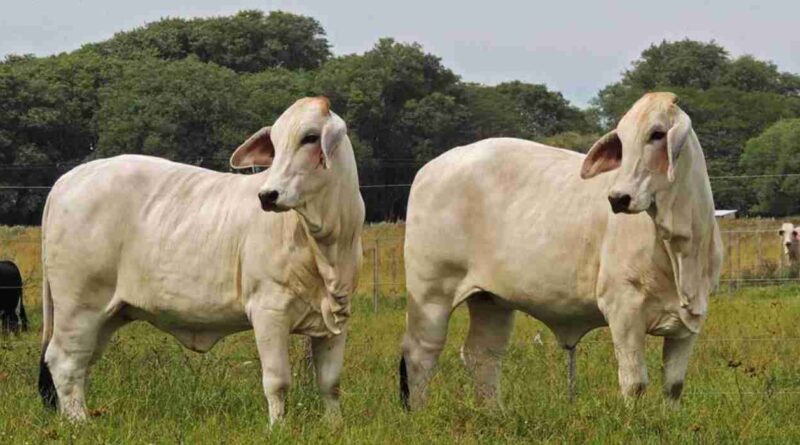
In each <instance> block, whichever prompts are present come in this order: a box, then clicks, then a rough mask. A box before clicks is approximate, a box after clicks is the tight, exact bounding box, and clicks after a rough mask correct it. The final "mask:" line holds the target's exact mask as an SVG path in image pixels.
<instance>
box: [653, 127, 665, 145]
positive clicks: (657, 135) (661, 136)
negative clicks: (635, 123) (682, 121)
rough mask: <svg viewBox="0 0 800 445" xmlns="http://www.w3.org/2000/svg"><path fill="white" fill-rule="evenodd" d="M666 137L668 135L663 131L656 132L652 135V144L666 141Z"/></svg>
mask: <svg viewBox="0 0 800 445" xmlns="http://www.w3.org/2000/svg"><path fill="white" fill-rule="evenodd" d="M666 135H667V134H666V133H664V132H663V131H658V130H656V131H654V132H652V133H650V142H655V141H660V140H661V139H664V136H666Z"/></svg>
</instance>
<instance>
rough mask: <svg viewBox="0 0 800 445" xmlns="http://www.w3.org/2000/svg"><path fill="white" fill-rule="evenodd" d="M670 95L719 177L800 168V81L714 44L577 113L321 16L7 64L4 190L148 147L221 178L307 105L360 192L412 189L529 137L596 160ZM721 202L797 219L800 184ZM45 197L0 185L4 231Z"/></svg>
mask: <svg viewBox="0 0 800 445" xmlns="http://www.w3.org/2000/svg"><path fill="white" fill-rule="evenodd" d="M660 89H663V90H672V91H675V92H676V93H677V94H678V95H679V96H680V98H681V106H682V107H683V108H684V109H686V111H687V112H688V113H689V114H690V115H691V116H692V118H693V122H694V126H695V129H696V131H697V133H698V136H699V137H700V141H701V143H702V144H703V146H704V148H705V151H706V156H707V157H708V158H709V169H710V174H711V175H712V176H713V175H718V176H722V175H739V174H742V173H747V174H751V175H756V174H773V175H774V174H781V173H790V172H798V173H800V168H797V167H800V166H795V163H797V161H795V158H796V156H794V154H796V153H797V152H798V151H800V142H799V141H800V138H798V137H797V136H800V134H798V133H800V124H798V122H800V121H798V120H792V119H796V118H799V117H800V76H797V75H795V74H790V73H783V72H780V71H779V70H778V68H777V67H776V66H775V65H774V64H772V63H770V62H766V61H761V60H757V59H755V58H753V57H749V56H743V57H739V58H731V57H730V56H729V54H728V53H727V52H726V50H725V49H724V48H722V47H720V46H719V45H718V44H716V43H715V42H695V41H690V40H684V41H677V42H661V43H658V44H654V45H652V46H651V47H650V48H648V49H647V50H645V51H644V52H643V53H642V55H641V57H640V58H639V59H638V60H636V61H634V62H633V64H632V65H631V68H630V69H629V70H627V71H626V72H624V73H623V74H622V77H621V79H620V80H619V81H618V82H617V83H614V84H612V85H609V86H607V87H606V88H604V89H603V90H601V91H600V92H599V93H598V95H597V97H596V99H595V100H594V101H593V102H592V106H591V107H589V108H588V109H585V110H582V109H579V108H577V107H575V106H573V105H571V104H570V103H569V102H568V101H567V100H566V99H565V98H564V97H563V96H562V95H561V94H560V93H559V92H557V91H552V90H550V89H548V88H547V87H546V86H545V85H539V84H531V83H525V82H519V81H513V82H506V83H501V84H499V85H495V86H487V85H481V84H475V83H469V82H464V81H462V80H461V79H460V78H459V77H458V76H457V75H456V74H455V73H453V71H452V70H450V69H449V68H447V67H446V66H444V65H443V64H442V62H441V60H440V59H439V58H438V57H436V56H435V55H432V54H429V53H426V52H425V51H424V49H423V48H422V47H421V46H419V45H417V44H406V43H400V42H396V41H394V40H392V39H390V38H385V39H381V40H379V41H378V42H376V43H375V45H374V46H373V47H372V48H371V49H370V50H368V51H366V52H364V53H362V54H350V55H343V56H334V55H333V54H332V53H331V51H330V44H329V42H328V40H327V38H326V36H325V31H324V29H323V28H322V26H321V25H320V24H319V22H317V21H316V20H315V19H313V18H311V17H305V16H300V15H295V14H290V13H286V12H270V13H267V14H265V13H263V12H260V11H243V12H240V13H238V14H236V15H233V16H228V17H215V18H204V19H190V20H187V19H180V18H169V19H164V20H161V21H158V22H154V23H151V24H148V25H146V26H144V27H141V28H138V29H134V30H131V31H126V32H121V33H118V34H116V35H115V36H113V37H112V38H111V39H109V40H107V41H104V42H99V43H91V44H87V45H84V46H83V47H81V48H80V49H78V50H76V51H73V52H70V53H63V54H58V55H54V56H49V57H33V56H29V55H23V56H8V57H6V59H5V60H4V61H3V62H2V63H0V186H2V185H23V184H25V185H50V184H52V183H53V182H54V181H55V179H56V178H57V177H58V176H59V175H60V174H63V173H64V172H65V171H66V170H68V169H69V168H71V167H72V166H74V165H76V164H79V163H82V162H86V161H87V160H91V159H96V158H103V157H108V156H113V155H117V154H120V153H144V154H150V155H156V156H161V157H165V158H168V159H173V160H177V161H181V162H187V163H193V164H197V165H202V166H204V167H208V168H212V169H215V170H221V171H227V168H228V167H227V158H228V156H229V154H230V152H231V151H232V150H233V149H234V148H235V147H236V146H237V145H238V144H239V143H240V142H241V141H243V140H244V139H245V138H246V137H247V136H248V135H249V134H251V133H253V132H254V131H256V130H257V129H259V128H261V127H262V126H264V125H267V124H269V123H271V122H272V121H273V120H274V119H275V118H277V116H278V115H279V114H280V113H281V112H282V111H283V110H284V109H285V108H286V107H287V106H288V105H290V104H291V103H292V102H293V101H294V100H296V99H297V98H298V97H301V96H313V95H325V96H327V97H328V98H330V100H331V102H332V107H333V109H334V110H336V111H337V113H339V114H340V115H341V116H342V117H343V118H344V119H345V120H346V121H347V123H348V127H349V130H350V132H349V134H350V138H351V140H352V142H353V146H354V149H355V151H356V157H357V160H358V163H359V172H360V175H361V183H362V184H365V185H366V184H372V185H380V184H403V183H409V182H411V181H412V180H413V176H414V174H415V172H416V171H417V169H418V168H419V167H420V166H421V165H422V164H423V163H424V162H426V161H427V160H429V159H431V158H433V157H435V156H437V155H438V154H440V153H442V152H443V151H445V150H447V149H449V148H452V147H454V146H457V145H462V144H465V143H469V142H472V141H475V140H478V139H482V138H486V137H495V136H508V137H520V138H524V139H530V140H536V141H540V142H544V143H548V144H551V145H555V146H560V147H565V148H569V149H574V150H579V151H586V150H587V149H588V148H589V146H591V144H592V143H593V142H594V140H595V139H596V138H597V137H598V136H599V135H600V134H602V133H603V132H604V131H606V130H607V129H608V128H610V127H612V126H613V125H614V124H615V122H616V120H617V119H618V118H619V117H620V116H621V114H622V113H624V111H625V110H626V109H627V108H628V107H629V106H630V105H631V104H632V103H633V101H634V100H636V99H637V98H638V97H639V96H640V95H641V94H642V93H644V92H646V91H650V90H660ZM713 185H714V188H715V196H716V198H717V202H718V206H719V207H728V208H730V207H733V208H738V209H741V210H742V211H745V212H749V213H756V214H765V215H767V214H769V215H782V214H789V213H800V208H795V207H800V204H795V203H800V199H795V198H800V177H797V178H795V177H784V176H770V177H765V178H759V179H757V180H748V181H740V180H720V181H714V183H713ZM407 192H408V190H407V189H406V188H403V187H387V188H382V187H374V188H369V189H365V190H364V191H363V194H364V198H365V200H366V201H367V209H368V219H370V220H372V221H377V220H385V219H394V218H402V217H403V216H404V213H405V202H406V199H407ZM45 196H46V190H45V191H42V190H31V189H13V190H9V189H2V190H0V224H37V223H38V221H39V219H40V214H41V208H42V206H43V202H44V197H45Z"/></svg>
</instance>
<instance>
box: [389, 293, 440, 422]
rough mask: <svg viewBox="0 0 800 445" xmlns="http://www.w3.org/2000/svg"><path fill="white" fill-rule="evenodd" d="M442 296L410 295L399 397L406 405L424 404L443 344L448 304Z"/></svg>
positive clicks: (416, 406) (407, 406) (410, 406)
mask: <svg viewBox="0 0 800 445" xmlns="http://www.w3.org/2000/svg"><path fill="white" fill-rule="evenodd" d="M431 300H432V301H431ZM443 300H444V299H441V300H435V299H429V300H428V301H422V300H415V299H414V298H413V296H411V295H409V303H408V312H407V314H406V333H405V335H404V336H403V358H402V359H401V360H400V399H401V401H402V402H403V405H404V406H405V407H406V408H407V409H419V408H421V407H422V406H423V405H424V404H425V400H426V398H427V389H428V382H430V379H431V377H432V376H433V370H434V367H435V366H436V362H437V361H438V359H439V354H441V352H442V348H444V343H445V340H446V338H447V324H448V322H449V320H450V304H449V302H445V301H443Z"/></svg>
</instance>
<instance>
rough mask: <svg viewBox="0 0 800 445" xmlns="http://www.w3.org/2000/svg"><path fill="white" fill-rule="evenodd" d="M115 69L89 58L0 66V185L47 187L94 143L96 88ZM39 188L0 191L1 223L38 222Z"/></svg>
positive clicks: (12, 61) (15, 60) (13, 61)
mask: <svg viewBox="0 0 800 445" xmlns="http://www.w3.org/2000/svg"><path fill="white" fill-rule="evenodd" d="M118 72H119V65H118V64H117V63H115V61H113V60H105V59H104V58H102V57H99V56H97V55H93V54H78V53H75V54H64V55H61V56H57V57H46V58H34V57H10V58H7V59H6V61H5V62H4V63H2V64H0V185H35V186H40V185H49V184H51V183H52V182H53V181H54V180H55V178H56V177H57V176H58V175H59V174H60V173H62V172H63V171H64V170H65V169H66V168H68V167H69V166H71V165H72V164H74V163H76V162H79V161H80V160H81V159H82V158H83V157H85V156H86V155H87V154H89V153H90V152H91V150H92V147H93V146H94V145H95V144H96V142H97V137H96V121H95V111H96V110H97V107H98V100H99V99H98V92H97V88H98V87H99V86H100V85H104V84H105V83H107V82H109V81H110V79H113V78H115V77H116V76H117V73H118ZM44 196H45V194H44V191H43V190H30V189H29V190H24V189H20V190H10V191H2V192H1V193H0V224H7V223H12V222H17V223H20V222H24V223H27V224H33V223H38V221H39V212H40V209H41V206H42V205H43V202H44Z"/></svg>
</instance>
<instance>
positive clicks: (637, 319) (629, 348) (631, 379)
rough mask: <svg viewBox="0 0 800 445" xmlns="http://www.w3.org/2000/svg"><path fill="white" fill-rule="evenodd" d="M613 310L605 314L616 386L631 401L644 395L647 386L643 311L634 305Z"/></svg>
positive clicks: (645, 333)
mask: <svg viewBox="0 0 800 445" xmlns="http://www.w3.org/2000/svg"><path fill="white" fill-rule="evenodd" d="M632 300H633V299H629V300H627V301H632ZM623 301H626V300H623ZM623 306H624V305H623ZM616 309H617V310H611V311H610V313H607V314H606V318H607V319H608V327H609V328H610V329H611V338H612V341H613V342H614V355H615V356H616V358H617V364H618V371H617V372H618V376H619V386H620V389H621V390H622V395H623V397H625V399H626V400H627V401H632V400H633V399H634V398H636V397H639V396H641V395H642V394H644V392H645V390H646V389H647V383H648V379H647V364H646V362H645V354H644V353H645V338H646V335H647V332H646V328H645V324H644V319H643V318H644V317H643V314H642V313H641V312H640V311H638V310H636V308H635V307H620V308H616Z"/></svg>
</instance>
